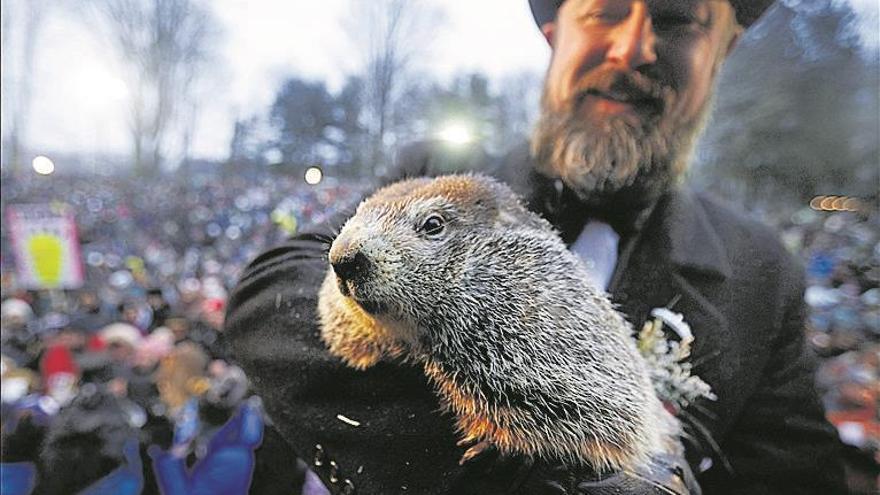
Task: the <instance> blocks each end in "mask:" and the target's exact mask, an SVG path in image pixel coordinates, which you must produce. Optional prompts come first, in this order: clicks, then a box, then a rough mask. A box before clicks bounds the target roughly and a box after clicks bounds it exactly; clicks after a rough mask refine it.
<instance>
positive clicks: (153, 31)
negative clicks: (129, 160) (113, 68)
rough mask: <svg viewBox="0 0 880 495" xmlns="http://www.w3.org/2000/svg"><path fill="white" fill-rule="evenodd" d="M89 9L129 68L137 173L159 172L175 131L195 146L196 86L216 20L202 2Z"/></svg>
mask: <svg viewBox="0 0 880 495" xmlns="http://www.w3.org/2000/svg"><path fill="white" fill-rule="evenodd" d="M87 12H88V14H89V16H90V18H91V19H97V20H98V21H99V25H100V26H101V27H102V30H103V32H104V35H105V38H106V40H107V41H108V42H109V44H110V46H111V47H112V48H114V49H115V50H116V52H117V55H118V56H119V58H120V59H121V61H122V62H123V64H124V65H125V66H126V67H127V68H128V69H129V71H128V74H127V77H126V80H127V81H128V84H129V93H130V99H131V101H130V112H131V114H130V122H129V127H130V131H131V137H132V143H133V160H134V168H135V171H136V172H137V173H139V174H147V175H149V174H155V173H158V171H159V170H160V168H161V166H162V162H163V159H164V158H165V157H166V156H167V152H168V150H167V147H168V145H169V142H168V141H169V140H168V137H169V136H168V131H169V130H172V129H174V128H175V126H179V127H180V128H182V129H183V134H184V137H183V144H182V145H181V146H182V147H183V148H188V146H189V141H190V139H191V135H192V127H193V126H194V125H195V124H194V119H195V115H196V114H197V109H196V108H195V106H194V104H193V102H195V101H197V100H196V98H195V96H194V95H193V94H192V93H193V88H194V87H195V86H196V82H197V79H198V78H199V77H200V75H201V73H202V71H203V69H204V68H205V67H206V66H207V64H208V62H209V61H211V60H212V59H213V56H214V52H213V49H212V47H213V44H214V43H213V41H214V38H215V36H216V35H217V33H218V30H217V27H216V21H215V19H214V17H213V16H212V13H211V11H210V10H209V9H208V8H206V7H205V6H204V5H203V4H202V3H200V2H199V1H198V0H149V1H147V0H92V1H91V2H89V4H88V6H87ZM186 152H188V150H187V151H186Z"/></svg>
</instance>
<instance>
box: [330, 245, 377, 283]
mask: <svg viewBox="0 0 880 495" xmlns="http://www.w3.org/2000/svg"><path fill="white" fill-rule="evenodd" d="M333 258H334V257H331V260H330V264H331V265H332V266H333V271H334V272H336V276H337V277H339V278H340V279H342V281H343V282H346V281H354V282H357V281H359V280H363V279H364V278H365V277H366V276H367V274H368V273H369V271H370V260H369V259H368V258H367V257H366V256H365V255H364V253H362V252H360V251H359V250H358V251H355V252H353V253H346V254H345V255H343V256H339V257H335V259H333Z"/></svg>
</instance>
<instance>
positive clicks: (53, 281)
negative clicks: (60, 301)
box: [27, 234, 64, 287]
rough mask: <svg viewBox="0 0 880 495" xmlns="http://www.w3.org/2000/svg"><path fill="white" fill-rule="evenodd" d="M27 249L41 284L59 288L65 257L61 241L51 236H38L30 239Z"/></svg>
mask: <svg viewBox="0 0 880 495" xmlns="http://www.w3.org/2000/svg"><path fill="white" fill-rule="evenodd" d="M27 248H28V252H29V254H30V255H31V258H32V259H33V260H34V269H35V270H36V272H37V277H38V278H39V279H40V282H41V283H42V284H43V285H44V286H45V287H57V286H58V285H59V283H60V282H61V266H62V262H63V257H64V245H63V243H62V241H61V239H60V238H59V237H58V236H54V235H51V234H37V235H35V236H32V237H31V238H30V239H28V243H27Z"/></svg>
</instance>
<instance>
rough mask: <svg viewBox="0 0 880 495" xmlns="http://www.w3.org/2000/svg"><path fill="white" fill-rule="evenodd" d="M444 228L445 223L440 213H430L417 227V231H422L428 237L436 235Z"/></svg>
mask: <svg viewBox="0 0 880 495" xmlns="http://www.w3.org/2000/svg"><path fill="white" fill-rule="evenodd" d="M444 228H446V224H445V222H444V221H443V217H441V216H440V215H431V216H430V217H428V218H426V219H425V223H423V224H422V226H421V227H419V231H420V232H423V233H424V234H425V235H426V236H428V237H436V236H439V235H440V234H442V233H443V229H444Z"/></svg>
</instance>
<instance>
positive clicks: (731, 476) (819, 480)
mask: <svg viewBox="0 0 880 495" xmlns="http://www.w3.org/2000/svg"><path fill="white" fill-rule="evenodd" d="M774 246H775V247H776V254H777V255H778V257H777V263H778V265H779V273H780V278H779V280H778V281H777V282H778V290H777V294H776V296H777V297H776V298H774V300H776V301H778V302H779V305H778V316H777V318H776V320H777V321H778V322H779V323H778V325H777V328H775V329H774V333H773V335H772V338H771V339H770V341H769V342H768V344H769V348H768V349H766V350H763V349H762V350H757V349H756V352H767V354H768V359H767V364H766V366H765V368H764V370H763V372H762V373H761V376H760V378H759V380H758V385H757V388H756V390H755V392H754V393H753V394H752V395H751V397H749V398H748V399H747V401H746V403H745V405H744V407H743V409H742V412H741V414H740V415H739V416H738V417H737V418H736V419H735V421H734V422H733V424H732V425H731V427H730V429H729V430H728V431H727V432H726V433H725V434H724V436H723V438H722V439H720V440H721V447H722V450H723V451H724V453H725V455H726V456H727V460H728V461H729V463H730V466H729V467H730V468H731V471H732V472H731V471H727V470H724V469H722V467H721V466H716V468H714V469H712V470H711V471H709V472H708V473H706V474H705V476H703V477H701V478H700V483H701V485H702V486H703V488H704V490H705V492H706V493H723V494H743V495H745V494H750V495H754V494H783V493H803V494H816V495H820V494H837V493H846V488H845V483H844V480H843V470H842V466H841V462H840V455H841V454H840V448H841V444H840V442H839V440H838V438H837V433H836V431H835V429H834V428H833V427H832V426H831V425H830V424H829V423H828V422H827V421H826V419H825V417H824V412H823V407H822V405H821V403H820V401H819V398H818V395H817V392H816V388H815V382H814V379H815V378H814V377H815V356H814V354H813V353H812V351H811V350H810V349H809V348H808V346H807V345H806V339H805V324H804V321H805V313H806V308H805V304H804V299H803V293H804V274H803V269H802V267H801V265H800V264H799V263H798V262H796V261H795V260H794V259H793V257H792V256H791V255H789V254H788V253H787V252H784V250H783V249H782V248H781V246H778V243H777V242H774V243H773V245H771V246H770V248H769V250H770V251H773V250H774V249H773V247H774ZM765 249H767V246H766V245H765ZM765 282H766V281H765Z"/></svg>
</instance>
